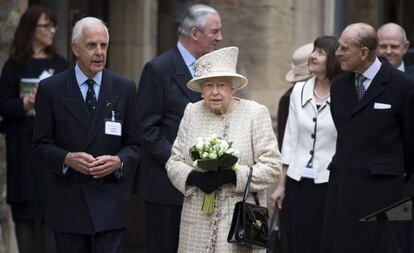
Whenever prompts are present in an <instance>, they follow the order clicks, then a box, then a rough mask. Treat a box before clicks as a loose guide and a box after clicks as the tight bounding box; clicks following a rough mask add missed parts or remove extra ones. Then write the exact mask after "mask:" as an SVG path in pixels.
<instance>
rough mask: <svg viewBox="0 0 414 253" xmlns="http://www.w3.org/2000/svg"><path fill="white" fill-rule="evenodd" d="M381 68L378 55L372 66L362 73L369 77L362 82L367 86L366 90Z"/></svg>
mask: <svg viewBox="0 0 414 253" xmlns="http://www.w3.org/2000/svg"><path fill="white" fill-rule="evenodd" d="M380 68H381V62H380V60H379V59H378V57H375V61H374V63H372V64H371V66H369V68H368V69H367V70H365V72H364V73H362V75H363V76H365V77H366V78H367V79H365V81H364V82H363V83H362V84H363V85H364V87H365V90H368V87H369V86H370V85H371V82H372V80H373V79H374V77H375V76H376V75H377V73H378V71H379V70H380Z"/></svg>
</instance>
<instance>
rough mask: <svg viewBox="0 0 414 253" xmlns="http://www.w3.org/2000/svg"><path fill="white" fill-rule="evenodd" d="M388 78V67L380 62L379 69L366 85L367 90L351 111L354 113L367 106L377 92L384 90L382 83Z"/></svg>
mask: <svg viewBox="0 0 414 253" xmlns="http://www.w3.org/2000/svg"><path fill="white" fill-rule="evenodd" d="M388 79H389V69H388V66H385V65H384V64H382V66H381V68H380V70H379V71H378V73H377V74H376V75H375V77H374V79H373V80H372V82H371V84H370V85H369V87H368V90H367V91H366V92H365V94H364V96H363V97H362V100H361V101H360V103H359V104H358V106H356V107H355V110H354V111H353V112H352V114H353V115H354V114H355V113H357V112H359V111H360V110H362V109H363V108H365V107H366V106H368V105H369V104H370V103H371V102H372V100H374V99H375V98H376V97H377V96H378V95H379V94H381V93H382V92H383V91H384V85H385V84H386V83H387V82H388Z"/></svg>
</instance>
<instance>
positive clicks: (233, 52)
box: [187, 47, 247, 92]
mask: <svg viewBox="0 0 414 253" xmlns="http://www.w3.org/2000/svg"><path fill="white" fill-rule="evenodd" d="M238 54H239V49H238V48H237V47H225V48H221V49H218V50H215V51H213V52H211V53H208V54H205V55H203V56H201V57H200V58H198V60H197V61H196V62H195V74H194V77H193V79H191V80H190V81H189V82H188V83H187V87H188V88H189V89H190V90H193V91H196V92H201V84H202V83H203V81H204V79H206V78H211V77H229V78H231V80H232V87H233V89H234V90H240V89H241V88H243V87H244V86H246V84H247V78H246V77H244V76H243V75H240V74H237V73H236V65H237V56H238Z"/></svg>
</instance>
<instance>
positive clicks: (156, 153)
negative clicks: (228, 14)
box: [137, 4, 222, 253]
mask: <svg viewBox="0 0 414 253" xmlns="http://www.w3.org/2000/svg"><path fill="white" fill-rule="evenodd" d="M178 32H179V41H178V43H177V46H176V47H174V48H173V49H171V50H169V51H168V52H166V53H164V54H162V55H160V56H158V57H156V58H155V59H153V60H151V61H150V62H148V63H147V64H146V65H145V67H144V70H143V72H142V75H141V80H140V82H139V90H138V99H137V100H138V108H140V111H139V112H138V113H139V115H138V119H139V122H140V124H141V129H142V137H143V140H144V156H143V158H142V161H141V164H140V168H139V178H138V179H139V183H138V184H139V190H140V193H141V196H143V198H144V201H145V208H146V212H145V213H146V218H145V222H146V226H145V236H146V240H145V250H146V252H151V253H152V252H155V253H158V252H163V253H169V252H177V247H178V235H179V225H180V217H181V208H182V203H183V196H182V194H181V193H180V192H179V191H178V190H177V189H176V188H175V187H174V186H173V185H172V183H171V181H170V179H169V178H168V176H167V172H166V170H165V163H166V162H167V160H168V158H169V157H170V155H171V147H172V144H173V142H174V140H175V137H176V136H177V132H178V126H179V124H180V121H181V118H182V117H183V113H184V109H185V107H186V105H187V104H188V103H190V102H192V103H194V102H197V101H199V100H200V99H201V96H200V94H199V93H197V92H194V91H191V90H189V89H188V88H187V86H186V84H187V82H188V81H189V80H190V79H191V78H192V76H193V75H194V62H195V60H196V59H197V58H199V57H200V56H202V55H204V54H206V53H208V52H211V51H213V50H214V49H215V48H216V46H217V43H218V42H220V41H221V40H222V36H221V20H220V16H219V14H218V13H217V11H216V10H215V9H213V8H212V7H210V6H207V5H203V4H197V5H193V6H191V7H190V8H189V9H188V10H187V11H186V12H185V13H184V15H183V18H182V20H181V24H180V27H179V28H178ZM137 176H138V175H137Z"/></svg>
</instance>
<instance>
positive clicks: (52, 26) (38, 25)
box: [36, 22, 57, 30]
mask: <svg viewBox="0 0 414 253" xmlns="http://www.w3.org/2000/svg"><path fill="white" fill-rule="evenodd" d="M36 26H37V27H43V28H46V29H48V30H50V29H52V28H54V29H55V30H57V26H56V25H55V24H54V23H52V22H49V23H46V24H37V25H36Z"/></svg>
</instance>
